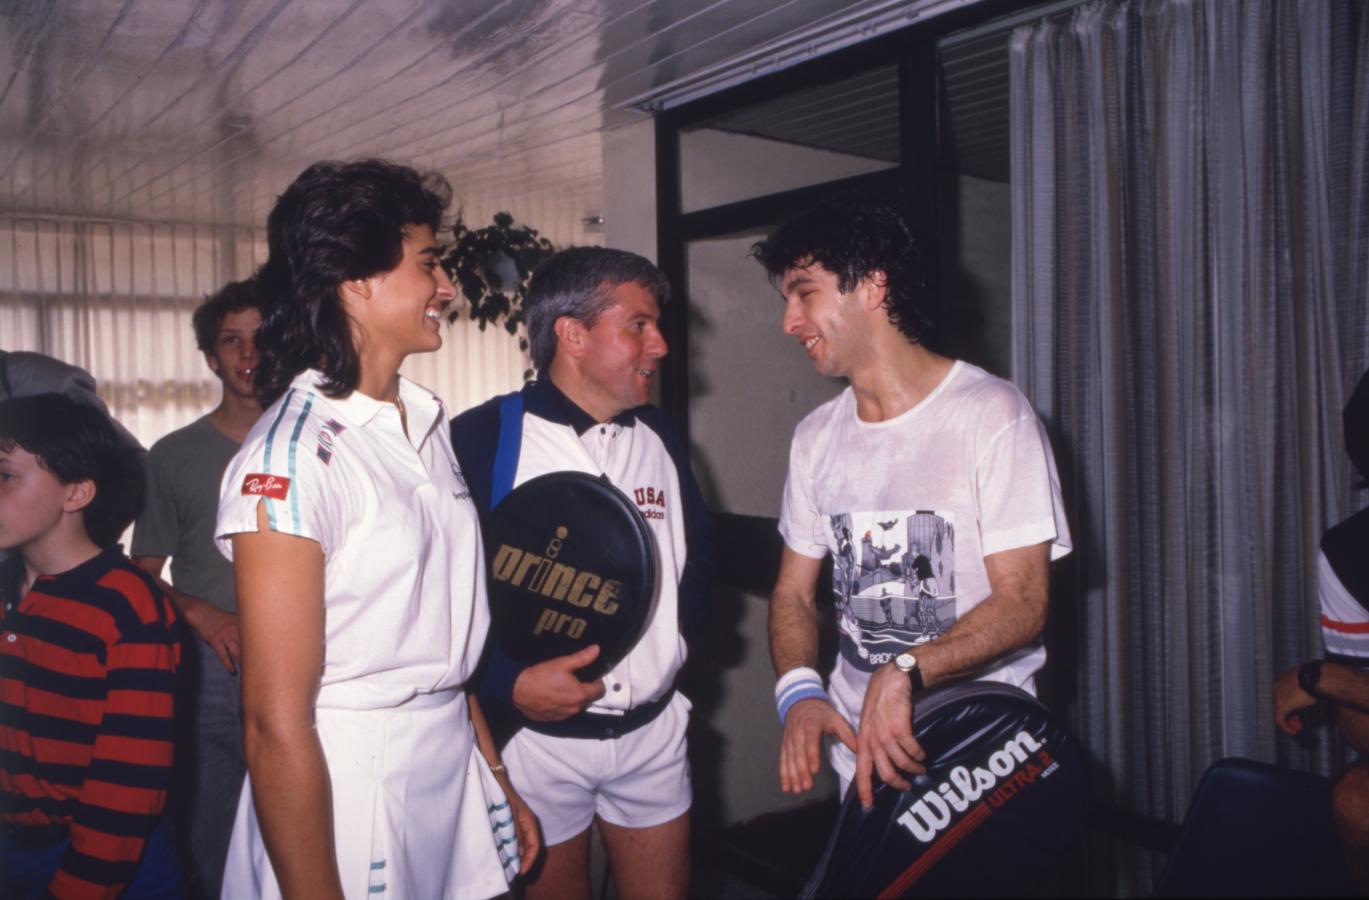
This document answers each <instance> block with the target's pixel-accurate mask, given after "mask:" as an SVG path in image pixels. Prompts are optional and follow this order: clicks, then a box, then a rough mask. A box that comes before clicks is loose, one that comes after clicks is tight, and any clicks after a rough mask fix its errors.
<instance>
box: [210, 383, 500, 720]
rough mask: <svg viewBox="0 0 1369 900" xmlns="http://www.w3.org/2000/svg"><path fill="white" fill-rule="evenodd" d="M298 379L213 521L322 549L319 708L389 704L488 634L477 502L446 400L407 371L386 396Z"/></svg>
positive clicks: (221, 529)
mask: <svg viewBox="0 0 1369 900" xmlns="http://www.w3.org/2000/svg"><path fill="white" fill-rule="evenodd" d="M322 378H323V376H322V374H321V373H319V372H317V371H313V370H309V371H306V372H304V373H302V374H300V375H299V376H298V377H297V378H296V379H295V380H294V382H293V383H292V384H291V386H290V389H289V390H288V391H286V393H285V394H284V395H283V396H282V397H281V398H280V399H279V400H277V401H276V402H275V403H274V404H272V405H271V407H270V408H269V409H267V410H266V412H265V413H264V414H263V415H262V417H261V418H260V419H259V420H258V421H257V424H256V425H255V426H253V428H252V430H251V431H250V432H249V433H248V435H247V439H246V440H245V441H244V442H243V445H242V449H240V450H239V451H238V454H237V455H236V456H235V457H234V458H233V460H232V462H231V463H229V466H228V469H227V470H226V471H225V472H224V476H223V482H222V484H221V486H220V501H219V517H218V525H217V528H216V529H215V534H216V540H217V542H218V545H219V549H220V550H221V551H222V552H223V553H224V555H225V556H227V557H228V558H229V559H232V555H233V550H232V545H231V542H230V540H229V539H230V538H231V537H232V536H233V535H234V534H238V533H241V532H245V531H256V530H257V506H258V504H259V503H265V504H266V512H267V515H268V517H269V520H270V526H271V528H272V529H273V530H275V531H278V532H281V533H282V534H292V535H298V536H300V537H304V538H308V539H310V540H313V541H317V542H318V543H319V545H320V546H321V547H322V548H323V555H324V560H325V570H324V585H325V587H324V607H325V610H324V634H325V650H324V660H323V672H322V678H321V686H320V689H319V695H318V701H317V705H318V706H319V707H325V708H327V707H333V708H340V709H358V710H360V709H384V708H389V707H394V706H398V705H400V704H402V703H404V702H405V701H407V700H409V699H411V698H412V697H414V696H415V695H417V694H421V693H430V692H434V691H440V690H444V689H449V688H456V687H459V686H460V685H462V684H463V683H464V682H465V681H466V680H467V678H469V677H470V675H471V672H472V671H473V670H474V669H475V666H476V664H477V663H478V662H479V659H480V652H481V650H482V648H483V647H484V643H485V635H486V632H487V631H488V629H489V605H488V601H487V600H486V596H485V582H484V579H485V573H484V556H483V551H482V549H481V543H480V529H479V523H478V520H477V517H476V510H475V505H474V504H473V503H472V502H471V499H470V492H469V491H468V490H467V488H466V483H465V480H464V479H463V478H462V476H461V471H460V469H459V467H458V466H457V462H456V456H455V454H454V453H453V452H452V447H451V437H450V434H449V431H448V428H447V418H448V417H447V411H446V409H445V408H444V407H443V404H442V401H441V400H439V399H438V398H437V397H436V396H435V395H434V394H432V393H431V392H429V391H427V390H426V389H424V388H422V387H420V386H418V385H416V384H414V383H413V382H411V381H409V380H407V379H405V378H403V377H401V378H400V386H399V397H400V400H402V401H403V403H404V406H405V408H406V410H407V412H408V426H409V428H408V430H409V433H408V435H407V436H406V435H405V433H404V428H403V427H402V424H401V421H400V416H399V410H398V408H397V407H396V406H395V405H394V404H391V403H383V402H381V401H378V400H375V399H372V398H371V397H367V396H365V395H364V394H362V393H360V392H359V391H354V392H353V393H352V394H351V395H350V396H349V397H346V398H345V399H340V400H339V399H333V398H330V397H327V396H325V395H324V393H323V392H322V390H321V389H320V388H319V387H318V385H319V384H320V382H321V381H322Z"/></svg>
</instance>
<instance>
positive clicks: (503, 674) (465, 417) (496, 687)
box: [451, 397, 526, 708]
mask: <svg viewBox="0 0 1369 900" xmlns="http://www.w3.org/2000/svg"><path fill="white" fill-rule="evenodd" d="M499 400H500V398H499V397H495V398H494V399H493V400H488V401H486V402H485V403H482V404H480V405H479V406H477V407H475V408H474V409H469V410H467V411H466V412H464V413H462V414H461V415H459V416H457V417H456V418H454V419H452V426H451V427H452V449H453V450H455V451H456V461H457V464H458V465H460V466H461V474H462V476H463V477H464V478H465V479H466V486H467V487H469V488H470V491H471V499H472V500H474V501H475V507H476V510H477V512H478V513H479V515H480V526H481V531H482V532H484V531H485V528H486V526H487V524H488V518H489V514H490V494H491V491H492V487H493V472H494V454H495V450H496V449H497V447H498V445H499ZM485 549H486V553H488V552H489V548H488V547H486V548H485ZM487 562H488V560H487ZM525 668H526V666H523V665H521V664H519V663H518V662H515V661H514V660H513V659H512V658H511V657H509V656H508V654H506V653H504V651H503V650H502V649H500V647H499V642H498V641H497V640H495V639H494V637H493V635H491V637H490V639H489V643H488V646H487V647H486V648H485V659H484V661H483V662H482V663H481V666H480V670H479V672H478V673H477V675H476V693H478V694H479V695H480V697H481V698H482V699H490V700H497V701H498V702H500V703H502V704H504V705H505V706H508V707H510V708H511V707H512V706H513V683H514V682H515V681H517V680H518V675H519V673H521V672H522V671H523V669H525Z"/></svg>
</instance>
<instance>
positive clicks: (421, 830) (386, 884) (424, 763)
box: [223, 690, 518, 900]
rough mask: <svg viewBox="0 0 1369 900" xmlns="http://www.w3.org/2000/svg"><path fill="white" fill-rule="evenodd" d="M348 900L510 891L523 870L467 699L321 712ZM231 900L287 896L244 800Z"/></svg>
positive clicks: (451, 695) (227, 892) (246, 794)
mask: <svg viewBox="0 0 1369 900" xmlns="http://www.w3.org/2000/svg"><path fill="white" fill-rule="evenodd" d="M316 715H317V719H316V721H317V728H318V735H319V741H320V742H321V743H322V745H323V756H324V759H325V760H326V761H327V764H328V777H329V781H330V782H331V783H332V788H333V829H334V842H335V844H334V846H335V847H336V849H337V862H338V870H339V872H340V874H341V876H342V891H343V893H344V895H346V897H347V898H348V900H435V898H476V900H478V898H485V897H493V896H496V895H498V894H503V893H505V892H506V891H507V890H508V883H509V879H511V878H512V877H513V875H514V874H515V873H517V871H518V845H517V843H516V841H515V839H514V834H515V832H514V825H513V817H512V815H511V814H510V810H509V806H508V801H507V799H506V798H505V796H504V792H503V790H502V789H500V787H499V785H498V783H497V782H496V781H495V779H494V776H493V775H492V774H490V771H489V767H488V766H487V764H486V763H485V759H484V757H483V756H481V754H480V753H478V752H475V733H474V731H473V730H472V727H471V723H470V715H469V713H468V712H467V706H466V695H465V693H464V692H462V691H459V690H458V691H444V692H443V693H441V694H426V695H420V696H418V697H416V698H415V699H414V700H412V701H410V702H409V703H406V704H404V705H403V706H402V707H399V708H397V709H382V710H365V711H356V710H342V709H319V710H317V711H316ZM223 896H224V897H228V898H234V900H237V898H250V897H261V898H268V900H276V898H279V897H280V896H281V892H280V887H279V886H278V885H277V884H276V876H275V872H274V871H273V870H272V868H271V861H270V859H269V858H268V857H267V855H266V845H265V843H263V841H262V837H261V830H260V828H259V827H258V824H257V814H256V809H255V806H254V804H253V801H252V784H251V776H250V775H249V776H248V778H247V779H246V780H245V782H244V784H243V789H242V796H241V798H240V799H239V801H238V813H237V818H236V820H235V821H234V823H233V836H232V839H231V841H230V843H229V847H228V860H227V863H226V865H225V867H224V876H223Z"/></svg>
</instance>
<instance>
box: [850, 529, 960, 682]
mask: <svg viewBox="0 0 1369 900" xmlns="http://www.w3.org/2000/svg"><path fill="white" fill-rule="evenodd" d="M828 525H829V526H830V527H831V529H832V541H833V543H832V546H833V547H835V548H836V549H835V552H834V553H833V554H832V562H833V565H832V591H833V593H834V594H835V599H836V604H837V625H838V632H839V638H838V648H839V650H840V652H841V655H842V656H843V657H844V658H845V659H846V661H847V662H848V663H850V664H851V665H853V666H855V667H856V668H858V669H861V670H863V671H866V672H873V671H874V670H875V669H877V668H879V667H880V666H882V665H884V664H885V663H887V662H888V661H889V660H891V659H893V658H894V657H895V656H897V655H898V654H899V653H901V652H903V651H904V650H906V649H907V648H908V647H911V646H914V645H917V644H924V643H926V642H927V641H930V640H931V639H932V638H935V637H937V636H939V635H941V634H943V633H944V632H945V631H946V629H948V628H950V627H951V625H952V623H954V622H955V525H954V523H953V521H952V519H951V515H950V513H948V512H946V513H938V512H932V511H929V510H921V509H920V510H917V511H915V512H909V511H907V510H903V511H896V512H881V511H875V512H854V513H839V514H837V515H834V516H830V517H829V519H828Z"/></svg>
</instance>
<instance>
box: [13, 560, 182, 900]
mask: <svg viewBox="0 0 1369 900" xmlns="http://www.w3.org/2000/svg"><path fill="white" fill-rule="evenodd" d="M22 565H23V561H22V560H21V559H20V558H18V557H17V556H16V557H15V558H12V559H9V560H6V561H5V563H4V564H3V565H0V592H2V593H3V594H4V598H3V599H4V604H3V609H0V820H5V821H8V822H10V823H13V824H15V825H20V826H26V825H27V826H41V825H52V824H61V825H67V826H68V828H69V833H70V837H71V843H70V845H69V846H68V847H67V849H66V851H65V853H64V854H63V856H62V860H61V864H60V867H59V869H58V871H57V875H56V877H55V878H54V879H53V882H52V884H51V886H50V887H49V890H50V891H51V892H52V893H53V894H55V895H56V896H58V897H113V896H116V895H117V894H118V893H119V891H120V890H121V889H122V887H123V886H124V885H126V884H127V883H128V882H129V881H130V880H131V879H132V878H133V874H134V872H135V871H136V870H137V867H138V862H139V860H140V859H141V858H142V855H143V847H144V845H145V843H146V841H147V837H148V835H149V834H150V833H151V832H152V829H153V828H154V827H155V826H156V824H157V822H158V820H159V819H160V817H161V814H162V807H163V805H164V804H165V802H166V792H167V788H168V786H169V784H170V781H171V757H172V740H173V704H172V688H173V680H174V676H175V671H176V667H177V665H178V664H179V661H180V644H179V642H178V641H177V638H176V631H175V628H174V624H173V623H174V622H175V613H174V612H173V611H172V608H171V604H170V602H169V601H168V600H167V598H166V597H165V596H164V595H163V593H162V591H161V590H160V589H159V588H158V587H157V585H156V583H155V582H154V581H153V580H152V579H151V578H149V577H148V576H147V574H146V573H144V572H143V571H141V570H140V569H137V568H135V567H134V566H133V564H132V563H130V562H129V561H128V558H127V557H125V556H124V555H123V552H122V550H121V549H120V548H118V547H111V548H110V549H108V550H105V551H103V552H102V553H100V554H99V555H98V556H96V557H94V558H92V559H90V560H88V561H87V562H84V563H82V564H81V565H79V566H77V567H76V568H74V569H71V570H69V571H67V572H63V573H61V574H58V575H43V576H40V577H39V578H38V579H37V580H36V581H35V582H34V584H33V586H32V588H30V589H29V591H28V593H27V594H26V595H24V597H23V598H22V599H19V600H17V602H16V597H15V595H16V593H17V586H18V585H19V583H20V577H19V575H20V571H18V570H20V569H21V568H22Z"/></svg>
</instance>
